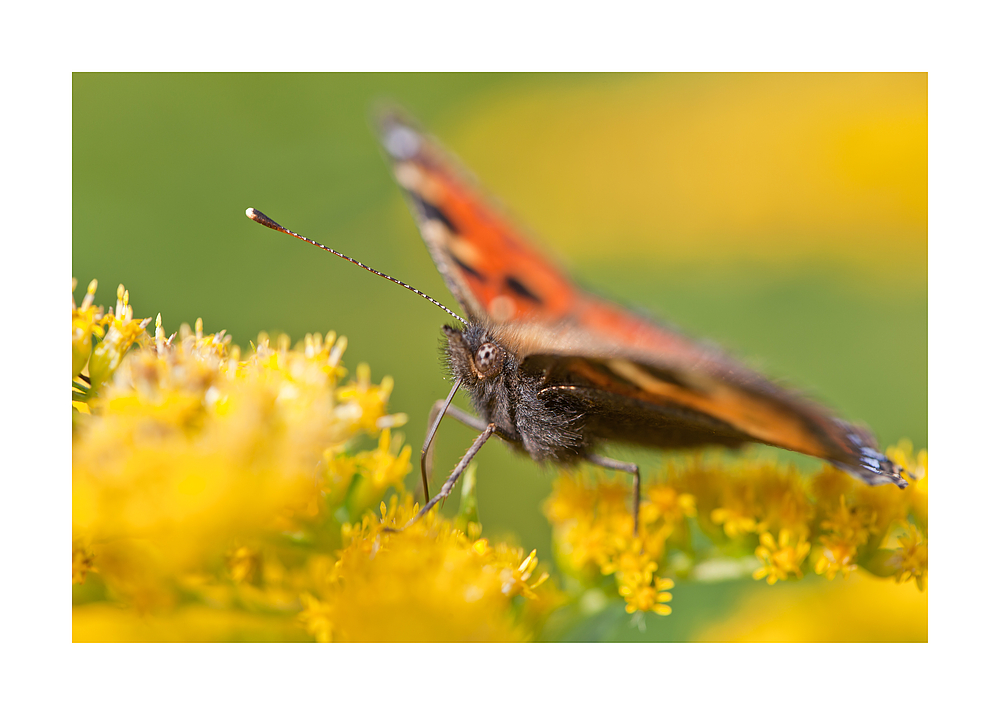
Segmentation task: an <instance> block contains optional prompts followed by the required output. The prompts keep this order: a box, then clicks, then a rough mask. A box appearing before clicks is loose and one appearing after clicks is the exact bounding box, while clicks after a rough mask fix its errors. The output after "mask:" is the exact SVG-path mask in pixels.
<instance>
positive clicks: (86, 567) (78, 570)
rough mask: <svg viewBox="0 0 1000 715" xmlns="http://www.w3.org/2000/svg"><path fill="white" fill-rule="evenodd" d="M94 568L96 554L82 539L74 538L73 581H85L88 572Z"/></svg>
mask: <svg viewBox="0 0 1000 715" xmlns="http://www.w3.org/2000/svg"><path fill="white" fill-rule="evenodd" d="M94 570H95V569H94V554H93V553H91V552H90V550H89V549H87V548H85V547H84V545H83V543H82V542H81V541H80V540H78V539H74V541H73V583H83V582H84V581H86V580H87V574H88V573H90V572H91V571H94Z"/></svg>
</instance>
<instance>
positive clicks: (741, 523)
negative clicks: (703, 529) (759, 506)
mask: <svg viewBox="0 0 1000 715" xmlns="http://www.w3.org/2000/svg"><path fill="white" fill-rule="evenodd" d="M752 510H753V508H752V507H748V506H746V505H734V506H732V507H728V508H726V507H719V508H717V509H712V514H711V519H712V523H713V524H721V525H722V530H723V531H724V532H725V534H726V536H728V537H729V538H730V539H736V538H739V537H740V536H743V535H744V534H752V533H754V532H756V531H757V519H756V518H755V517H754V516H753V515H752V513H748V512H752Z"/></svg>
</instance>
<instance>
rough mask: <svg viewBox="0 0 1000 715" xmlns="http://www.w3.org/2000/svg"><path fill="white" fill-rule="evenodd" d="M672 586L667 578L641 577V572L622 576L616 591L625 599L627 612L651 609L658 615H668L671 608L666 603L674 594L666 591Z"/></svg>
mask: <svg viewBox="0 0 1000 715" xmlns="http://www.w3.org/2000/svg"><path fill="white" fill-rule="evenodd" d="M673 587H674V582H673V581H671V580H670V579H669V578H660V577H658V576H654V577H652V580H649V579H643V578H642V577H641V574H639V573H632V574H629V575H627V576H624V577H623V578H622V580H621V584H620V585H619V586H618V593H619V595H621V596H622V598H624V599H625V610H626V611H627V612H628V613H635V612H636V611H652V612H653V613H656V614H657V615H660V616H668V615H670V613H671V612H672V610H673V609H672V608H670V606H668V605H667V603H668V602H670V601H672V600H673V598H674V596H673V594H672V593H670V592H669V591H668V589H671V588H673Z"/></svg>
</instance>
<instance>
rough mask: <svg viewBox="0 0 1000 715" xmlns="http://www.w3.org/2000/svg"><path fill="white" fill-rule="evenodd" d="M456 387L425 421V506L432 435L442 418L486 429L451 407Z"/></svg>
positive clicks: (422, 457)
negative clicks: (447, 416) (446, 417)
mask: <svg viewBox="0 0 1000 715" xmlns="http://www.w3.org/2000/svg"><path fill="white" fill-rule="evenodd" d="M458 386H459V383H458V382H457V381H456V382H455V384H454V385H452V386H451V392H449V393H448V396H447V397H446V398H445V399H443V400H438V401H437V402H435V403H434V406H433V407H431V414H430V416H429V417H428V419H427V436H426V437H424V446H423V447H422V448H421V450H420V481H421V483H422V484H423V487H424V503H425V504H426V503H427V502H428V501H430V498H431V495H430V488H429V486H428V484H429V479H428V476H427V473H428V472H429V471H430V465H431V464H433V461H434V459H433V456H434V435H436V434H437V431H438V427H440V426H441V420H442V419H444V416H445V415H446V414H447V415H450V416H451V417H454V418H455V419H456V420H458V421H459V422H461V423H462V424H464V425H466V426H468V427H471V428H472V429H474V430H479V431H480V432H482V431H483V430H485V429H486V423H485V422H484V421H483V420H481V419H479V418H478V417H474V416H473V415H470V414H468V413H467V412H463V411H462V410H460V409H458V408H457V407H454V406H452V404H451V401H452V400H453V399H454V397H455V393H456V392H458Z"/></svg>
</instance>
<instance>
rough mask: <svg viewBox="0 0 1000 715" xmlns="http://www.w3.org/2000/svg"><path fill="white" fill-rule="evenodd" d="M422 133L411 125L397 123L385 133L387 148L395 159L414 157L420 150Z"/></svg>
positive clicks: (404, 159)
mask: <svg viewBox="0 0 1000 715" xmlns="http://www.w3.org/2000/svg"><path fill="white" fill-rule="evenodd" d="M422 141H423V140H422V139H421V138H420V135H419V134H417V133H416V132H415V131H413V130H412V129H410V128H409V127H404V126H402V125H396V126H394V127H392V128H391V129H390V130H389V131H388V132H386V134H385V139H384V140H383V142H384V143H385V149H386V151H388V152H389V154H391V155H392V157H393V158H394V159H398V160H400V161H406V160H407V159H412V158H413V157H414V156H416V155H417V152H419V151H420V144H421V143H422Z"/></svg>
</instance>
